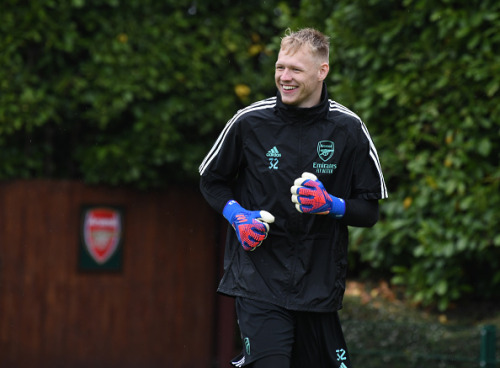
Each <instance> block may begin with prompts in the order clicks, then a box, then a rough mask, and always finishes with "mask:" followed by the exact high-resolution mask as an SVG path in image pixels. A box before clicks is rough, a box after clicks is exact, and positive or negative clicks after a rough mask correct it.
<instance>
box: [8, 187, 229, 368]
mask: <svg viewBox="0 0 500 368" xmlns="http://www.w3.org/2000/svg"><path fill="white" fill-rule="evenodd" d="M86 204H101V205H118V206H121V207H122V208H123V209H124V224H123V247H122V249H123V258H122V268H121V270H120V271H118V272H109V271H106V272H102V271H99V272H94V271H92V272H90V271H82V270H81V269H80V268H79V260H78V247H79V238H80V236H79V234H80V210H81V207H82V206H83V205H86ZM218 227H219V228H221V223H220V220H219V218H218V216H217V215H216V214H215V212H214V211H213V210H211V209H210V208H209V207H208V205H206V204H205V201H204V200H203V199H202V197H201V195H200V194H199V193H198V190H197V188H189V189H182V188H172V189H169V190H165V191H157V192H140V191H136V190H130V189H125V188H110V187H100V186H99V187H90V186H86V185H84V184H82V183H80V182H73V181H48V180H35V181H13V182H4V183H0V367H9V368H11V367H12V368H16V367H20V368H22V367H29V368H36V367H51V368H52V367H72V368H77V367H93V368H99V367H106V368H113V367H120V368H127V367H144V368H148V367H168V368H191V367H193V368H211V367H214V366H223V364H222V363H220V362H217V360H218V359H221V354H229V353H230V352H229V351H230V350H231V346H229V345H227V343H226V345H225V346H224V345H221V344H218V342H220V341H221V340H224V339H226V340H227V339H228V338H229V339H231V338H232V337H233V336H231V334H232V331H231V330H232V328H233V327H234V325H233V324H232V322H231V321H230V319H231V318H232V315H231V307H230V306H228V302H227V301H224V302H223V303H222V304H223V305H225V307H224V308H225V310H226V311H228V315H227V316H226V317H227V318H229V320H228V319H227V318H226V320H224V318H225V317H224V316H222V317H220V318H217V310H218V308H217V305H216V304H217V303H219V302H218V300H219V298H220V297H217V296H216V293H215V289H216V284H217V281H218V277H219V274H220V269H219V267H218V266H217V265H218V264H220V239H217V233H218V231H215V230H214V229H217V228H218ZM226 299H227V298H226ZM221 326H222V328H223V329H225V330H221V329H220V328H219V327H221ZM224 334H225V335H224ZM228 334H229V336H227V335H228ZM228 346H229V348H228ZM221 352H222V353H221ZM222 358H223V359H225V358H226V357H222Z"/></svg>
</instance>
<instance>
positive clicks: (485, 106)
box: [0, 0, 500, 309]
mask: <svg viewBox="0 0 500 368" xmlns="http://www.w3.org/2000/svg"><path fill="white" fill-rule="evenodd" d="M304 26H314V27H317V28H319V29H321V30H323V31H325V32H326V33H327V34H329V35H331V36H332V55H331V56H332V57H331V59H332V65H331V73H330V76H329V79H328V86H329V92H330V94H331V97H332V98H334V99H335V100H337V101H338V102H340V103H342V104H344V105H346V106H348V107H349V108H351V109H353V110H354V111H355V112H357V113H358V114H359V115H360V116H361V117H362V119H363V120H364V121H365V122H366V123H367V125H368V127H369V129H370V131H371V133H372V136H373V138H374V140H375V143H376V146H377V148H378V151H379V156H380V158H381V161H382V165H383V170H384V174H385V178H386V181H387V184H388V187H389V190H390V198H389V199H388V200H385V201H383V202H382V205H381V221H380V222H379V223H378V224H377V225H376V226H375V227H374V228H373V229H369V230H362V229H352V246H351V249H352V252H353V254H357V255H358V257H359V258H360V259H361V263H360V264H353V266H354V267H355V268H357V269H360V268H361V267H366V266H368V267H366V269H365V271H366V273H367V274H368V275H371V276H373V275H374V274H376V273H382V274H386V275H391V276H392V277H393V282H395V283H402V284H404V285H405V286H406V288H407V290H408V292H409V294H410V295H411V296H412V297H413V298H414V299H415V300H416V301H418V302H421V303H423V304H425V305H438V306H439V307H440V308H442V309H444V308H446V307H447V306H448V305H449V303H450V302H452V301H454V300H457V299H459V298H461V297H464V296H471V297H472V296H474V297H475V296H482V297H487V298H493V297H496V296H498V295H499V289H500V271H499V270H500V235H499V232H498V231H497V227H498V225H499V217H500V213H499V210H498V208H500V194H499V193H500V190H499V189H500V188H499V183H500V169H499V161H500V153H499V152H500V150H499V147H500V131H499V129H500V112H499V109H500V107H499V106H500V104H499V103H498V102H499V86H500V60H499V54H500V53H499V52H498V50H500V3H498V2H496V1H494V0H485V1H478V0H475V1H468V2H462V1H458V0H441V1H429V0H427V1H425V0H420V1H417V0H415V1H412V0H404V1H393V2H388V1H382V0H363V1H357V2H352V1H347V0H338V1H335V2H332V1H327V0H323V1H312V0H302V1H294V2H284V1H281V2H280V1H264V2H260V3H259V4H258V5H255V4H252V3H251V2H248V1H229V0H221V1H208V0H207V1H184V0H181V1H172V0H169V1H152V0H144V1H139V0H130V1H119V0H100V1H98V0H94V1H85V0H72V1H66V2H58V1H55V0H52V1H50V0H47V1H44V2H35V1H32V2H21V1H15V0H6V1H3V2H2V3H1V4H0V35H1V37H0V50H1V52H0V63H1V65H2V68H0V179H1V180H8V179H12V178H33V177H51V178H73V179H75V178H76V179H82V180H84V181H85V182H87V183H106V184H112V185H130V186H134V187H137V188H143V189H147V188H152V187H160V188H161V187H166V186H167V185H168V184H169V183H171V182H173V181H176V182H183V183H190V184H195V183H196V181H197V166H198V164H199V163H200V161H201V159H202V157H203V155H204V154H205V153H206V152H207V150H208V149H209V147H210V146H211V145H212V143H213V141H214V139H215V138H216V136H217V135H218V133H219V131H220V129H221V128H222V126H223V125H224V124H225V122H226V121H227V119H228V118H230V117H231V116H232V114H233V113H234V112H235V111H236V109H238V108H240V107H243V106H245V105H246V104H248V103H250V102H252V101H255V100H258V99H261V98H263V97H267V96H270V95H272V94H274V82H273V68H274V62H275V57H276V48H277V45H278V42H279V38H280V36H281V35H282V34H283V32H284V30H285V28H287V27H292V28H294V29H295V28H299V27H304Z"/></svg>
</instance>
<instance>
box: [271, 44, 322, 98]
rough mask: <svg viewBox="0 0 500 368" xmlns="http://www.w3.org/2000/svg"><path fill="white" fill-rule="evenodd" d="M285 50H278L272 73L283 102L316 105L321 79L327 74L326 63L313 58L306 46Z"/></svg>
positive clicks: (319, 94) (319, 96) (319, 93)
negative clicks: (294, 49)
mask: <svg viewBox="0 0 500 368" xmlns="http://www.w3.org/2000/svg"><path fill="white" fill-rule="evenodd" d="M287 51H288V50H283V49H281V50H280V52H279V54H278V60H277V61H276V70H275V73H274V79H275V82H276V87H278V90H279V91H280V94H281V99H282V101H283V103H285V104H287V105H294V106H297V107H312V106H315V105H317V104H318V103H319V102H320V98H321V89H322V86H323V80H324V79H325V78H326V75H327V74H328V63H325V62H321V61H320V60H318V59H317V58H315V57H314V55H313V54H312V53H311V51H310V50H309V47H307V46H302V47H301V48H300V49H298V50H297V51H296V52H295V53H292V52H287Z"/></svg>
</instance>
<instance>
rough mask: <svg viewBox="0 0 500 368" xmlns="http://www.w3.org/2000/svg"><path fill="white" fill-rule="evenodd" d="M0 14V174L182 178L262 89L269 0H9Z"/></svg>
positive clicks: (155, 181)
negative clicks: (254, 1) (258, 1)
mask: <svg viewBox="0 0 500 368" xmlns="http://www.w3.org/2000/svg"><path fill="white" fill-rule="evenodd" d="M0 14H2V15H1V17H2V22H1V24H0V32H1V34H2V37H0V49H1V50H2V53H1V54H0V60H1V64H2V66H3V67H2V68H1V69H0V80H1V84H0V86H1V87H0V88H1V89H0V147H1V149H0V162H2V164H1V165H0V178H3V179H8V178H18V177H24V178H29V177H38V176H49V177H73V178H82V179H84V180H85V181H86V182H89V183H108V184H115V185H118V184H129V185H134V186H137V187H141V188H148V187H160V186H164V185H165V184H166V183H167V182H171V181H172V180H177V181H179V180H182V181H186V180H190V179H194V178H196V177H197V170H196V169H197V165H198V164H199V162H200V161H201V158H202V156H203V155H204V154H205V153H206V152H207V151H208V149H209V146H210V145H211V144H212V143H213V141H214V139H215V136H216V134H217V133H218V131H219V130H220V128H221V126H223V124H224V123H225V121H226V120H227V119H228V118H229V117H230V116H231V115H232V114H233V113H234V112H235V110H236V109H237V108H239V107H242V106H243V105H244V104H247V103H248V102H250V101H252V100H255V99H258V98H261V97H262V96H264V95H266V96H267V95H268V94H269V93H274V90H273V79H272V75H269V73H268V69H269V65H270V64H269V62H274V60H273V58H271V57H270V55H271V51H270V50H268V49H267V48H266V46H265V45H266V43H267V42H268V41H269V40H270V39H271V37H274V36H275V34H276V33H277V32H276V30H275V28H273V26H272V19H273V17H274V4H273V2H272V1H267V2H265V3H263V4H262V5H260V6H259V7H255V6H254V5H251V4H250V3H248V2H237V3H234V2H229V1H218V2H209V1H204V2H193V1H142V0H141V1H139V0H135V1H119V0H101V1H97V0H95V1H84V0H74V1H68V2H62V3H61V2H56V1H44V2H29V5H26V6H24V5H21V2H20V1H13V0H11V1H8V2H3V3H2V5H1V8H0ZM260 70H265V72H266V73H265V74H266V78H262V76H261V75H260V73H259V71H260Z"/></svg>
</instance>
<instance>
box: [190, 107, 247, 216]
mask: <svg viewBox="0 0 500 368" xmlns="http://www.w3.org/2000/svg"><path fill="white" fill-rule="evenodd" d="M239 130H240V121H239V120H238V114H236V115H235V116H234V117H233V118H232V119H231V120H229V121H228V122H227V124H226V126H225V127H224V129H223V130H222V132H221V133H220V135H219V137H218V138H217V140H216V142H215V143H214V145H213V146H212V148H211V150H210V151H209V152H208V154H207V155H206V156H205V159H204V160H203V162H202V163H201V165H200V167H199V172H200V191H201V193H202V195H203V197H204V198H205V199H206V201H207V202H208V204H209V205H210V206H211V207H212V208H213V209H215V210H216V211H217V212H219V213H222V210H223V209H224V206H225V205H226V203H227V202H228V201H229V200H231V199H235V196H234V192H233V187H232V184H233V183H234V180H235V178H236V177H237V175H238V172H239V170H240V167H241V165H242V162H243V152H242V148H241V147H242V146H243V143H242V140H241V134H240V133H239Z"/></svg>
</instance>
